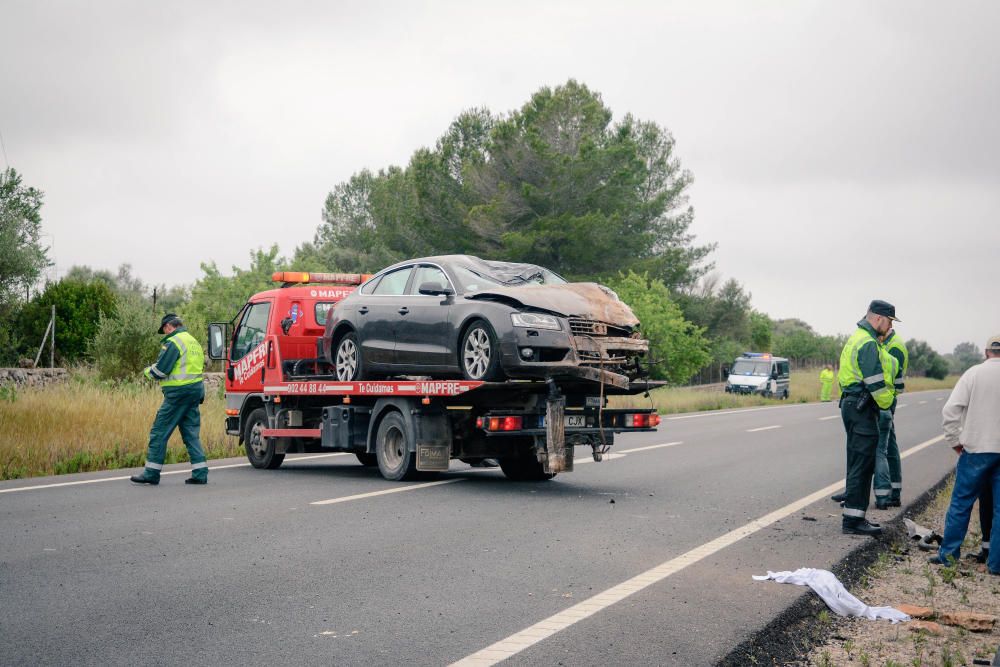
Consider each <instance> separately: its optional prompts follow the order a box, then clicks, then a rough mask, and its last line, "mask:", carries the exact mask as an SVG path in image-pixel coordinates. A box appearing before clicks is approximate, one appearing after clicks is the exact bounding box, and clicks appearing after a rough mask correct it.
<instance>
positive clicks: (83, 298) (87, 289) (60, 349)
mask: <svg viewBox="0 0 1000 667" xmlns="http://www.w3.org/2000/svg"><path fill="white" fill-rule="evenodd" d="M52 306H55V309H56V355H57V356H56V358H57V359H58V360H59V361H60V363H75V362H78V361H82V360H83V359H84V358H85V357H86V353H87V346H88V345H89V343H90V341H91V339H92V338H93V337H94V334H96V333H97V324H98V322H99V321H100V318H101V315H102V314H103V315H109V316H110V315H114V313H115V309H116V307H117V299H116V297H115V295H114V293H113V292H112V291H111V288H109V287H108V286H107V284H106V283H104V282H101V281H99V280H98V281H93V282H89V283H88V282H82V281H80V280H73V279H72V278H63V279H62V280H60V281H59V282H55V283H49V284H48V285H46V286H45V290H44V291H43V292H42V293H41V294H39V295H38V296H36V297H34V298H33V299H32V300H31V301H30V302H29V303H28V304H27V305H25V307H24V309H23V310H22V311H21V314H20V317H19V318H18V331H20V332H21V334H22V335H23V337H24V339H25V344H26V345H28V346H37V345H39V344H40V343H41V341H42V337H43V336H44V335H45V329H46V328H47V326H48V323H49V319H50V317H51V314H52ZM36 349H37V348H36ZM29 351H31V352H32V356H34V351H33V350H30V347H29Z"/></svg>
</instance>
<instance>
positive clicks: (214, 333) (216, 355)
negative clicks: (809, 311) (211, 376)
mask: <svg viewBox="0 0 1000 667" xmlns="http://www.w3.org/2000/svg"><path fill="white" fill-rule="evenodd" d="M208 358H209V359H215V360H216V361H221V360H223V359H225V358H226V325H225V324H221V323H213V324H209V325H208Z"/></svg>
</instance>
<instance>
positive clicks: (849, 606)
mask: <svg viewBox="0 0 1000 667" xmlns="http://www.w3.org/2000/svg"><path fill="white" fill-rule="evenodd" d="M753 578H754V579H755V580H756V581H767V580H768V579H772V580H774V581H777V582H778V583H779V584H795V585H797V586H808V587H809V588H811V589H813V591H815V592H816V594H817V595H819V596H820V597H821V598H823V601H824V602H826V605H827V606H828V607H829V608H830V609H832V610H833V611H834V612H835V613H837V614H839V615H840V616H860V617H862V618H867V619H870V620H872V621H874V620H876V619H879V618H886V619H889V620H890V621H892V622H893V623H899V622H900V621H908V620H910V617H909V616H907V615H906V614H904V613H903V612H901V611H900V610H898V609H895V608H893V607H869V606H868V605H866V604H865V603H864V602H862V601H861V600H859V599H857V598H856V597H854V596H853V595H851V594H850V593H849V592H848V591H847V589H846V588H844V585H843V584H842V583H840V580H839V579H837V577H836V576H835V575H834V574H833V572H828V571H827V570H817V569H815V568H812V567H800V568H799V569H797V570H795V571H794V572H789V571H788V570H785V571H784V572H771V571H770V570H768V572H767V574H766V575H764V576H757V575H754V577H753Z"/></svg>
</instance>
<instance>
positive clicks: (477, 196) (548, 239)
mask: <svg viewBox="0 0 1000 667" xmlns="http://www.w3.org/2000/svg"><path fill="white" fill-rule="evenodd" d="M691 182H692V177H691V174H690V172H688V171H686V170H684V169H682V167H681V165H680V162H679V160H678V159H677V157H676V155H675V152H674V139H673V137H672V136H671V135H670V133H669V132H668V131H667V130H665V129H663V128H661V127H660V126H658V125H656V124H655V123H651V122H644V121H640V120H637V119H636V118H634V117H632V116H631V115H626V116H625V117H624V118H623V119H622V120H621V121H620V122H618V123H612V114H611V110H610V109H608V108H607V107H606V106H605V105H604V103H603V102H602V100H601V98H600V95H598V94H597V93H596V92H593V91H591V90H589V89H588V88H587V87H586V86H584V85H582V84H579V83H577V82H575V81H572V80H570V81H568V82H567V83H566V84H564V85H562V86H558V87H556V88H554V89H551V88H542V89H541V90H539V91H538V92H537V93H535V94H534V95H533V96H532V97H531V99H530V100H529V101H528V102H527V103H526V104H525V105H524V106H523V107H522V108H521V109H519V110H517V111H514V112H512V113H510V114H508V115H506V116H495V115H493V114H492V113H490V112H489V111H488V110H485V109H472V110H469V111H466V112H464V113H462V114H460V115H459V116H458V117H457V118H456V119H455V121H454V122H453V123H452V124H451V126H450V127H449V128H448V130H447V131H446V132H445V134H444V135H442V137H441V138H440V139H439V140H438V142H437V144H436V145H435V147H434V149H433V150H431V149H420V150H418V151H416V152H415V153H414V154H413V156H412V158H411V159H410V162H409V164H408V165H407V167H406V168H400V167H388V168H386V169H383V170H380V171H379V172H378V173H373V172H371V171H367V170H365V171H361V172H358V173H357V174H355V175H354V176H352V177H351V178H350V179H349V180H348V181H346V182H344V183H341V184H339V185H337V186H336V187H335V188H334V189H333V191H332V192H331V193H330V194H329V196H328V197H327V199H326V203H325V206H324V209H323V224H322V225H321V226H320V228H319V229H318V230H317V233H316V237H315V239H314V241H313V242H312V243H311V244H306V245H304V246H302V247H300V248H298V249H297V250H296V253H295V263H296V265H310V264H313V265H315V264H319V265H320V266H321V267H322V268H324V269H325V270H348V271H373V270H376V269H378V268H381V267H382V266H385V265H386V264H389V263H391V262H393V261H397V260H400V259H404V258H407V257H413V256H419V255H429V254H447V253H469V254H478V255H482V256H485V257H488V258H493V259H506V260H512V261H523V262H532V263H536V264H541V265H543V266H546V267H549V268H551V269H553V270H555V271H557V272H559V273H561V274H563V275H565V276H567V277H569V278H571V279H576V278H587V279H594V278H598V277H601V276H611V275H615V274H616V273H617V272H618V271H623V270H625V271H627V270H630V269H633V270H636V271H638V272H640V273H641V272H646V273H648V274H649V275H650V276H651V277H653V278H658V279H660V280H662V281H664V283H665V284H666V285H667V286H668V287H669V288H671V289H677V288H678V287H680V286H686V285H689V284H691V283H693V282H694V281H695V280H696V279H697V278H698V277H699V276H700V275H701V274H702V273H704V271H705V270H707V268H708V266H703V261H704V259H705V257H706V256H707V255H708V253H709V252H710V251H711V249H712V247H713V246H701V247H698V246H695V245H693V237H692V236H691V235H690V233H689V231H688V229H689V226H690V224H691V221H692V220H693V215H694V214H693V209H691V207H690V206H689V204H688V202H687V195H686V191H687V188H688V187H689V186H690V184H691Z"/></svg>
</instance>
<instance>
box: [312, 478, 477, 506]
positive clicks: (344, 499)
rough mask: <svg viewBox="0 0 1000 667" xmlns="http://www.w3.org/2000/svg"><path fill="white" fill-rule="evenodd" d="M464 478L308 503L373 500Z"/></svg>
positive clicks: (452, 482) (331, 503) (327, 503)
mask: <svg viewBox="0 0 1000 667" xmlns="http://www.w3.org/2000/svg"><path fill="white" fill-rule="evenodd" d="M464 481H465V478H464V477H453V478H451V479H442V480H438V481H436V482H423V483H421V484H409V485H407V486H395V487H393V488H391V489H382V490H381V491H370V492H368V493H358V494H355V495H353V496H341V497H339V498H330V499H329V500H317V501H315V502H311V503H309V504H310V505H334V504H336V503H346V502H350V501H352V500H361V499H362V498H374V497H375V496H385V495H388V494H390V493H402V492H403V491H416V490H418V489H426V488H428V487H431V486H440V485H442V484H454V483H455V482H464Z"/></svg>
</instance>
